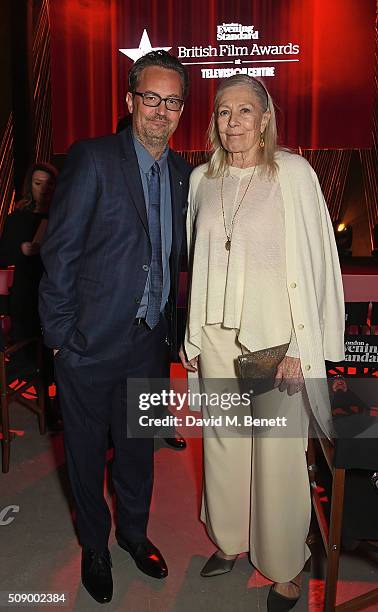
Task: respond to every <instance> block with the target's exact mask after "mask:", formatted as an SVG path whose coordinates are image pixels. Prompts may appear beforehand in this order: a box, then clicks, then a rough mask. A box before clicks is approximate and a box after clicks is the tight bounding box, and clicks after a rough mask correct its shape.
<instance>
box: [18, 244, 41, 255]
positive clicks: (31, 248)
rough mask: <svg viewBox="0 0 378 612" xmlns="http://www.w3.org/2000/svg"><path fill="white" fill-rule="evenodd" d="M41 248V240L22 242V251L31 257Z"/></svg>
mask: <svg viewBox="0 0 378 612" xmlns="http://www.w3.org/2000/svg"><path fill="white" fill-rule="evenodd" d="M40 249H41V245H40V244H39V242H22V243H21V251H22V252H23V254H24V255H26V257H30V256H31V255H38V253H39V251H40Z"/></svg>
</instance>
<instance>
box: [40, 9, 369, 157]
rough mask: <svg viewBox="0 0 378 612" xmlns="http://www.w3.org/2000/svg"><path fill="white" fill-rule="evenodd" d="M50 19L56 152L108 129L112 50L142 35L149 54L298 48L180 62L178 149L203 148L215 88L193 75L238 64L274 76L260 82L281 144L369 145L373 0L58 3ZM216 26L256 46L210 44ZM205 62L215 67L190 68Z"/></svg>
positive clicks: (114, 105) (117, 64)
mask: <svg viewBox="0 0 378 612" xmlns="http://www.w3.org/2000/svg"><path fill="white" fill-rule="evenodd" d="M50 19H51V50H52V97H53V134H54V152H55V153H64V152H65V151H66V149H67V147H68V146H69V145H70V144H71V143H72V142H73V141H74V140H77V139H79V138H86V137H92V136H98V135H102V134H106V133H110V132H112V131H114V130H115V127H116V124H117V120H118V118H119V117H121V116H122V115H124V114H125V103H124V98H125V94H126V92H127V72H128V70H129V68H130V66H131V65H132V61H131V60H130V59H129V58H128V57H127V56H126V55H123V54H122V53H120V51H119V49H120V48H137V47H138V46H139V43H140V39H141V36H142V33H143V31H144V29H146V30H147V33H148V36H149V38H150V41H151V45H152V46H153V47H172V53H175V54H177V53H178V48H179V47H182V48H183V47H185V48H186V49H190V48H192V47H201V46H202V47H208V46H212V47H214V48H216V49H217V50H218V51H219V46H220V44H230V45H231V44H234V45H235V46H243V45H245V46H246V47H247V48H248V52H250V50H251V49H252V46H253V44H257V45H258V46H265V47H266V46H269V45H273V46H278V45H282V46H285V45H286V51H287V50H288V49H289V47H288V46H287V45H288V44H289V43H291V44H292V45H299V53H298V54H295V53H292V54H288V53H286V54H285V53H281V54H279V55H276V54H274V53H273V52H271V53H268V55H262V56H261V55H258V54H257V55H256V54H254V55H252V56H250V55H248V56H242V57H241V58H238V57H236V56H234V55H232V54H225V55H224V56H219V55H218V57H208V58H206V57H190V58H182V61H185V62H188V63H190V65H189V66H188V70H189V74H190V79H191V91H190V97H189V99H188V101H187V104H186V105H185V109H184V114H183V117H182V120H181V123H180V126H179V128H178V130H177V131H176V133H175V135H174V137H173V142H172V145H173V146H174V147H175V148H176V149H177V150H186V151H189V150H201V149H204V146H205V133H206V128H207V125H208V121H209V117H210V114H211V107H212V99H213V95H214V90H215V87H216V84H217V80H216V79H203V78H201V74H202V73H201V70H202V69H205V68H210V69H214V68H225V67H234V68H235V67H237V66H238V64H235V60H238V59H241V60H242V62H247V61H248V62H250V63H245V64H243V66H246V67H259V66H272V67H274V70H275V77H266V78H265V79H264V82H265V84H266V86H267V87H268V88H269V90H270V91H271V93H272V96H273V99H274V100H275V102H276V104H277V106H278V120H279V128H280V138H281V141H282V142H283V143H285V144H287V145H289V146H293V147H297V146H301V147H305V148H364V147H370V146H371V144H372V143H371V132H372V101H373V57H374V20H375V0H364V2H356V0H332V1H330V0H249V1H247V0H234V1H233V2H225V1H224V0H209V1H207V2H204V1H203V0H192V1H191V2H181V1H174V0H138V1H135V0H59V2H50ZM223 23H226V24H230V23H237V24H242V25H245V26H248V25H254V28H255V30H257V31H258V32H259V38H258V39H254V40H246V41H243V40H237V41H234V40H231V41H225V42H222V41H219V40H217V25H221V24H223ZM192 53H199V54H200V51H199V52H195V51H193V52H192ZM267 58H268V60H270V61H264V60H266V59H267ZM282 59H285V60H287V59H291V60H297V59H299V61H290V62H288V61H284V62H282V61H277V60H282ZM209 60H211V61H214V64H207V65H205V64H199V63H196V64H195V63H194V62H205V61H209ZM262 60H263V61H262ZM272 60H274V61H272ZM220 61H229V62H231V63H230V64H220V63H219V62H220ZM251 62H253V63H251ZM239 66H240V64H239Z"/></svg>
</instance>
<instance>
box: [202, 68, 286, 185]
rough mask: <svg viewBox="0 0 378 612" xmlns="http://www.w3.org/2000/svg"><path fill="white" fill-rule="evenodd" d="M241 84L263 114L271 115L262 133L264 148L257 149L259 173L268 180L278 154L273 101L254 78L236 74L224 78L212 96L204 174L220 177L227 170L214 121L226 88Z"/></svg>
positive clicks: (274, 171) (225, 152)
mask: <svg viewBox="0 0 378 612" xmlns="http://www.w3.org/2000/svg"><path fill="white" fill-rule="evenodd" d="M240 85H244V86H246V87H250V88H251V89H252V91H253V93H254V94H255V95H256V97H257V100H258V102H259V105H260V108H261V112H262V113H265V112H266V111H269V112H270V118H269V121H268V124H267V126H266V128H265V130H264V132H263V137H264V142H265V145H264V147H263V148H260V149H259V155H260V159H259V163H260V170H261V172H262V173H266V174H268V176H271V177H273V176H274V175H275V174H276V171H277V163H276V162H275V154H276V151H277V124H276V114H275V111H274V104H273V100H272V98H271V97H270V94H269V92H268V91H267V89H266V88H265V86H264V85H263V84H262V83H261V81H259V80H258V79H255V78H254V77H250V76H247V75H246V74H235V75H234V76H231V77H228V78H227V79H224V80H223V81H222V82H221V84H220V85H219V87H218V89H217V92H216V94H215V99H214V110H213V114H212V116H211V120H210V124H209V128H208V131H207V134H208V149H209V151H210V152H211V157H210V160H209V164H208V169H207V172H206V175H207V176H208V177H209V178H216V177H218V176H222V175H223V174H224V173H225V172H226V171H227V168H228V161H227V160H228V153H227V151H226V150H225V149H224V148H223V147H222V143H221V140H220V137H219V132H218V126H217V121H216V119H217V115H218V109H219V101H220V98H221V95H222V94H223V92H224V90H225V89H228V88H229V87H237V86H240Z"/></svg>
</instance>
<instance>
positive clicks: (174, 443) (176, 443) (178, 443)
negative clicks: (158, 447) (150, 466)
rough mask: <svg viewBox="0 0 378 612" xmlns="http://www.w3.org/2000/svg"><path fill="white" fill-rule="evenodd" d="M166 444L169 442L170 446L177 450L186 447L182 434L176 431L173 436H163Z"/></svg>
mask: <svg viewBox="0 0 378 612" xmlns="http://www.w3.org/2000/svg"><path fill="white" fill-rule="evenodd" d="M164 441H165V443H166V444H169V446H171V447H172V448H175V449H177V450H184V448H186V442H185V440H184V438H183V437H182V436H180V435H179V434H178V433H176V434H175V436H174V438H164Z"/></svg>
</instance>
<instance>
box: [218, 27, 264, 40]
mask: <svg viewBox="0 0 378 612" xmlns="http://www.w3.org/2000/svg"><path fill="white" fill-rule="evenodd" d="M258 37H259V33H258V31H257V30H255V26H253V25H250V26H244V25H242V24H241V23H222V25H217V40H252V39H255V40H257V39H258Z"/></svg>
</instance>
